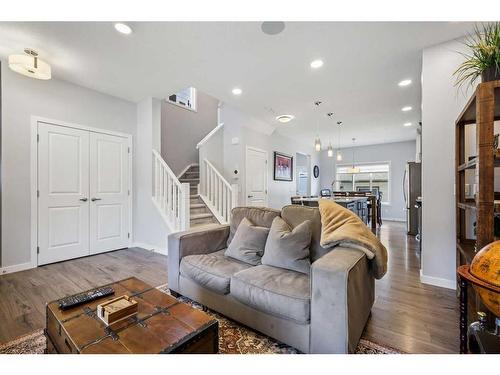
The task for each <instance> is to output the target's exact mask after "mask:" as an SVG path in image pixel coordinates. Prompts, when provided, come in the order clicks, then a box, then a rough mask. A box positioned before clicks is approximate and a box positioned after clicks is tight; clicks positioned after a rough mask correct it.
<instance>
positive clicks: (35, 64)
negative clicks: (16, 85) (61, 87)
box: [9, 48, 52, 80]
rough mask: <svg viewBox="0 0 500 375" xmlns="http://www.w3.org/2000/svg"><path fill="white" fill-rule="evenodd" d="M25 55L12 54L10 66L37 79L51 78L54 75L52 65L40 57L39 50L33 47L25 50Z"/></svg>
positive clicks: (15, 70) (24, 74)
mask: <svg viewBox="0 0 500 375" xmlns="http://www.w3.org/2000/svg"><path fill="white" fill-rule="evenodd" d="M24 53H25V54H24V55H10V56H9V68H10V69H12V70H13V71H14V72H16V73H19V74H22V75H23V76H27V77H31V78H36V79H44V80H47V79H50V78H51V77H52V73H51V69H50V65H49V64H47V63H46V62H45V61H43V60H40V59H39V58H38V52H36V51H35V50H33V49H31V48H26V49H25V50H24Z"/></svg>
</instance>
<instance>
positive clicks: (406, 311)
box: [0, 221, 458, 353]
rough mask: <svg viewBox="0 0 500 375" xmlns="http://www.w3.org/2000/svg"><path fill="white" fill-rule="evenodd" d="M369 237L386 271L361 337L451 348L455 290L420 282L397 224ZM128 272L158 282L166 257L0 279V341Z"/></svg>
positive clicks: (95, 259)
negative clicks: (60, 302)
mask: <svg viewBox="0 0 500 375" xmlns="http://www.w3.org/2000/svg"><path fill="white" fill-rule="evenodd" d="M377 234H378V236H379V237H380V239H381V241H382V242H383V243H384V245H386V247H387V249H388V251H389V268H388V272H387V275H386V276H385V277H384V278H383V279H382V280H379V281H377V283H376V295H377V296H376V301H375V305H374V307H373V309H372V316H371V317H370V320H369V322H368V325H367V327H366V329H365V333H364V335H363V336H364V337H365V338H367V339H369V340H372V341H374V342H377V343H379V344H385V345H389V346H392V347H394V348H396V349H400V350H402V351H405V352H407V353H458V301H457V299H456V297H455V292H454V291H453V290H448V289H443V288H438V287H432V286H428V285H424V284H421V283H420V279H419V258H418V254H417V250H416V249H417V242H416V241H415V240H414V238H413V237H407V236H406V234H405V227H404V224H403V223H395V222H387V221H386V222H384V224H383V226H382V227H381V228H380V229H379V231H378V233H377ZM128 276H137V277H138V278H140V279H143V280H144V281H146V282H147V283H149V284H151V285H161V284H165V283H166V282H167V257H165V256H163V255H159V254H156V253H152V252H149V251H146V250H143V249H136V248H135V249H128V250H119V251H114V252H111V253H106V254H100V255H96V256H92V257H87V258H80V259H75V260H70V261H67V262H61V263H56V264H50V265H47V266H42V267H38V268H36V269H32V270H27V271H23V272H18V273H14V274H8V275H3V276H0V321H1V322H2V324H0V343H4V342H7V341H10V340H12V339H14V338H16V337H18V336H20V335H23V334H26V333H29V332H32V331H33V330H35V329H39V328H43V327H44V325H45V302H47V301H51V300H55V299H57V298H59V297H61V296H64V295H68V294H74V293H77V292H80V291H82V290H86V289H89V288H93V287H96V286H98V285H102V284H105V283H108V282H111V281H116V280H119V279H123V278H126V277H128Z"/></svg>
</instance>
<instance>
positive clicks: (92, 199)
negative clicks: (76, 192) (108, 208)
mask: <svg viewBox="0 0 500 375" xmlns="http://www.w3.org/2000/svg"><path fill="white" fill-rule="evenodd" d="M90 200H91V201H92V202H95V201H100V200H101V198H91V199H90Z"/></svg>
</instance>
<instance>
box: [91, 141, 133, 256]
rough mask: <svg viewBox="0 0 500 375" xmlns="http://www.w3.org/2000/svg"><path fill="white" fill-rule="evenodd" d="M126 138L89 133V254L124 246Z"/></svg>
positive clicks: (125, 240) (126, 243)
mask: <svg viewBox="0 0 500 375" xmlns="http://www.w3.org/2000/svg"><path fill="white" fill-rule="evenodd" d="M128 147H129V143H128V139H127V138H122V137H117V136H112V135H107V134H100V133H90V252H91V254H96V253H102V252H104V251H110V250H116V249H121V248H125V247H128V243H129V239H128V236H129V235H128V231H129V229H128V228H129V222H128V218H129V211H128V210H129V188H130V187H129V159H128Z"/></svg>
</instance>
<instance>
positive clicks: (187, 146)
mask: <svg viewBox="0 0 500 375" xmlns="http://www.w3.org/2000/svg"><path fill="white" fill-rule="evenodd" d="M218 104H219V100H218V99H216V98H214V97H212V96H210V95H208V94H205V93H203V92H201V91H200V90H197V98H196V112H193V111H190V110H188V109H185V108H182V107H179V106H177V105H174V104H171V103H169V102H167V101H165V100H164V101H162V105H161V155H162V157H163V159H165V161H166V162H167V164H168V165H169V166H170V168H171V169H172V171H173V172H174V173H175V174H178V173H180V172H181V171H182V170H183V169H184V168H185V167H186V166H188V165H189V164H192V163H198V150H196V145H197V144H198V142H200V141H201V140H202V139H203V138H204V137H205V136H206V135H207V134H208V133H210V131H211V130H212V129H213V128H215V127H216V126H217V106H218Z"/></svg>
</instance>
